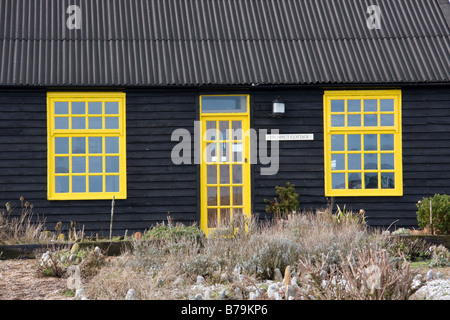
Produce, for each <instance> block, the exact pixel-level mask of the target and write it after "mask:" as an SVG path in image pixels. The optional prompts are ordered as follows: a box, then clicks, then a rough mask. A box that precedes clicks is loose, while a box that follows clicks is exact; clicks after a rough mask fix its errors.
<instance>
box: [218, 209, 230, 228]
mask: <svg viewBox="0 0 450 320" xmlns="http://www.w3.org/2000/svg"><path fill="white" fill-rule="evenodd" d="M230 221H231V215H230V209H228V208H227V209H220V226H221V227H222V228H223V227H226V226H228V225H229V224H230Z"/></svg>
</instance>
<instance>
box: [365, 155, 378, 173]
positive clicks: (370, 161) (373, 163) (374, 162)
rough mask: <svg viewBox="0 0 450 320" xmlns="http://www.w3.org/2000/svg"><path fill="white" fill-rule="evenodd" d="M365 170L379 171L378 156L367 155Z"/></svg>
mask: <svg viewBox="0 0 450 320" xmlns="http://www.w3.org/2000/svg"><path fill="white" fill-rule="evenodd" d="M364 170H378V154H376V153H375V154H373V153H366V154H365V155H364Z"/></svg>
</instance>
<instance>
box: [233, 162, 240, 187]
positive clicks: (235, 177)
mask: <svg viewBox="0 0 450 320" xmlns="http://www.w3.org/2000/svg"><path fill="white" fill-rule="evenodd" d="M233 183H234V184H239V183H242V165H241V164H234V165H233Z"/></svg>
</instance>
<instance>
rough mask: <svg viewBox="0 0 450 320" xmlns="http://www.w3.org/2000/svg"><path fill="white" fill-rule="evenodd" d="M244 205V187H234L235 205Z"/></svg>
mask: <svg viewBox="0 0 450 320" xmlns="http://www.w3.org/2000/svg"><path fill="white" fill-rule="evenodd" d="M243 203H244V202H243V192H242V187H233V205H235V206H242V205H243Z"/></svg>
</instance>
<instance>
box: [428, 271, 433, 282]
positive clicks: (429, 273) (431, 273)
mask: <svg viewBox="0 0 450 320" xmlns="http://www.w3.org/2000/svg"><path fill="white" fill-rule="evenodd" d="M433 277H434V272H433V270H430V271H428V272H427V280H428V281H429V280H433Z"/></svg>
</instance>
